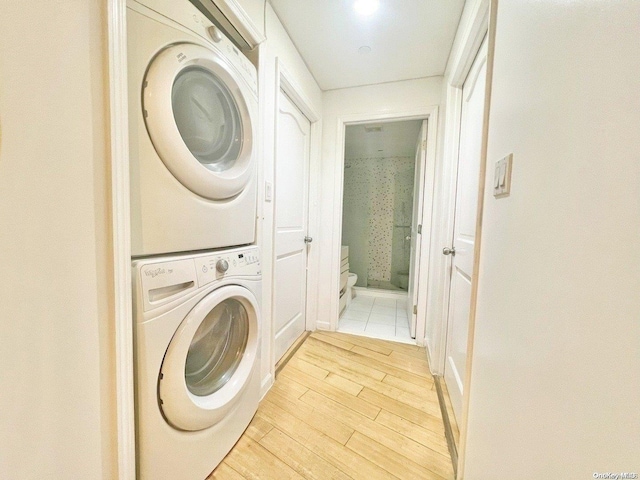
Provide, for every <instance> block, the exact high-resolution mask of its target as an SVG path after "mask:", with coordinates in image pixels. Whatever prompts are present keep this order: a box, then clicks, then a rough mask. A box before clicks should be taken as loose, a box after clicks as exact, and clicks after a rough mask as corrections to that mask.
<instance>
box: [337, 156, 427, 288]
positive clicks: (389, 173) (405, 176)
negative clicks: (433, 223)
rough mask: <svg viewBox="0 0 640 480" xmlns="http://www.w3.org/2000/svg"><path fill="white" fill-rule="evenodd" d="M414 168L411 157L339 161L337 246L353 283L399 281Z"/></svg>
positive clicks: (406, 252)
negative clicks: (344, 248)
mask: <svg viewBox="0 0 640 480" xmlns="http://www.w3.org/2000/svg"><path fill="white" fill-rule="evenodd" d="M414 168H415V160H414V158H413V157H384V158H375V157H372V158H347V159H345V171H344V196H343V211H342V244H343V245H349V263H350V270H351V271H352V272H355V273H357V274H358V282H357V284H356V285H358V286H363V287H366V286H367V281H368V280H369V281H381V282H391V283H393V284H394V285H399V276H398V275H399V272H404V271H408V270H409V259H410V244H409V241H408V240H406V237H407V236H408V235H409V233H410V226H411V216H412V215H411V214H412V208H413V181H414Z"/></svg>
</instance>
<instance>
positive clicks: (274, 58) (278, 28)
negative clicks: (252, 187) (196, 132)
mask: <svg viewBox="0 0 640 480" xmlns="http://www.w3.org/2000/svg"><path fill="white" fill-rule="evenodd" d="M266 27H267V28H266V36H267V40H266V41H265V42H264V43H262V44H261V45H260V47H259V48H260V51H259V56H260V60H259V63H260V66H259V82H260V84H259V90H260V108H261V111H260V120H261V132H262V134H261V138H262V145H261V147H260V148H261V151H262V152H263V158H262V162H261V164H262V172H261V173H260V175H261V181H260V182H259V189H258V192H259V194H258V205H259V208H260V209H261V214H262V219H263V222H262V225H261V229H260V232H259V240H258V243H259V244H260V245H261V247H262V259H263V260H262V264H263V269H262V274H263V277H262V278H263V319H264V322H263V327H264V328H263V344H262V348H263V355H262V381H263V392H265V391H266V389H267V388H268V387H270V386H271V382H272V381H273V378H272V377H271V373H272V370H273V362H274V359H273V352H272V351H271V346H272V345H271V341H272V338H271V337H272V335H273V331H272V325H273V305H272V295H273V282H272V274H273V228H274V210H273V209H274V203H273V202H265V201H264V182H271V183H272V184H273V183H274V181H275V179H274V175H275V155H274V150H275V119H276V105H277V103H276V100H277V89H278V85H279V84H278V79H277V78H276V63H278V65H279V66H280V68H284V69H286V71H287V72H288V74H289V77H290V78H291V80H292V81H293V82H294V83H295V86H296V87H297V89H298V91H299V93H300V95H301V96H303V97H304V98H305V100H306V101H307V102H308V103H309V105H310V106H311V107H312V108H313V109H314V110H315V111H316V112H318V114H319V113H320V112H321V111H322V92H321V91H320V87H318V84H317V83H316V81H315V79H314V78H313V76H312V75H311V73H310V72H309V70H308V69H307V67H306V65H305V63H304V61H303V60H302V57H300V54H299V53H298V51H297V50H296V48H295V46H294V45H293V43H292V42H291V39H290V38H289V36H288V34H287V32H286V31H285V30H284V27H283V26H282V24H281V23H280V20H279V19H278V17H277V16H276V14H275V12H274V11H273V9H272V8H271V5H270V4H267V11H266ZM317 127H318V125H316V127H315V128H317ZM312 135H313V133H312ZM316 143H317V142H316ZM311 149H312V151H311V164H312V165H311V171H312V172H313V171H314V170H316V169H317V163H318V161H319V145H318V144H314V143H313V138H312V144H311ZM275 188H277V185H276V186H275ZM315 196H316V194H315V192H313V191H312V192H311V194H310V199H314V198H315ZM311 201H312V202H313V200H311ZM315 208H317V205H316V204H312V207H311V209H312V211H313V210H314V209H315ZM314 222H315V217H314V215H313V214H312V215H311V218H310V223H311V224H313V223H314ZM310 233H311V235H312V236H313V235H314V233H313V231H311V232H310ZM311 250H313V248H312V249H311ZM309 261H310V264H311V263H312V262H313V257H311V258H310V260H309ZM311 281H312V282H314V281H315V279H314V278H312V279H311ZM311 301H313V300H311ZM314 309H315V307H314Z"/></svg>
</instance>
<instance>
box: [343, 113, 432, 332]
mask: <svg viewBox="0 0 640 480" xmlns="http://www.w3.org/2000/svg"><path fill="white" fill-rule="evenodd" d="M426 128H427V121H426V120H402V121H389V122H384V123H367V124H359V125H347V126H346V127H345V148H344V177H343V178H344V184H343V203H342V242H341V243H342V249H341V276H340V280H341V282H340V289H341V291H340V321H339V323H338V330H339V331H345V332H350V333H360V334H364V335H368V336H374V337H378V338H386V339H392V340H398V341H406V342H411V343H415V340H413V339H414V338H415V336H416V328H415V324H416V322H415V315H414V308H413V306H414V305H415V304H416V303H417V302H416V299H415V296H416V293H417V279H418V269H417V266H418V263H419V262H418V260H419V255H420V242H419V241H418V237H419V233H418V232H419V229H420V225H419V222H420V218H422V211H421V210H422V198H423V196H424V172H425V168H424V165H425V161H426V133H427V132H426Z"/></svg>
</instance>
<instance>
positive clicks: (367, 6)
mask: <svg viewBox="0 0 640 480" xmlns="http://www.w3.org/2000/svg"><path fill="white" fill-rule="evenodd" d="M379 6H380V1H379V0H356V1H355V2H353V9H354V10H355V11H356V12H358V13H359V14H360V15H366V16H368V15H372V14H373V13H374V12H375V11H376V10H378V7H379Z"/></svg>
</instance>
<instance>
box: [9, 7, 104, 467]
mask: <svg viewBox="0 0 640 480" xmlns="http://www.w3.org/2000/svg"><path fill="white" fill-rule="evenodd" d="M105 12H106V3H105V2H103V1H84V0H82V1H81V0H69V1H64V2H35V1H27V2H3V3H2V6H1V7H0V272H1V275H0V305H1V307H0V339H1V342H2V347H1V348H0V364H1V365H2V373H1V374H0V391H1V392H2V393H0V412H1V414H0V477H2V479H3V480H13V479H15V480H23V479H35V478H47V479H65V480H66V479H71V478H78V479H79V478H82V479H99V478H101V479H111V478H116V472H115V469H114V468H115V467H114V456H115V454H114V447H115V446H114V443H113V442H114V438H115V434H114V431H113V429H112V428H113V417H112V414H113V410H112V407H113V400H112V392H113V385H112V383H111V382H112V380H109V378H111V377H112V375H111V364H110V361H111V359H110V352H111V345H112V343H111V333H110V331H111V328H110V326H109V322H110V319H111V317H112V316H111V315H110V313H111V312H110V288H111V287H110V285H111V276H112V273H111V270H110V267H109V264H110V262H109V260H110V258H109V238H110V232H109V225H110V220H109V211H108V205H109V198H108V172H109V167H108V147H107V131H106V129H107V126H108V123H107V119H108V112H107V101H106V96H107V93H106V88H107V86H106V70H105V63H106V45H105V40H104V38H106V36H105V35H106V28H105V23H106V19H105Z"/></svg>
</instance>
